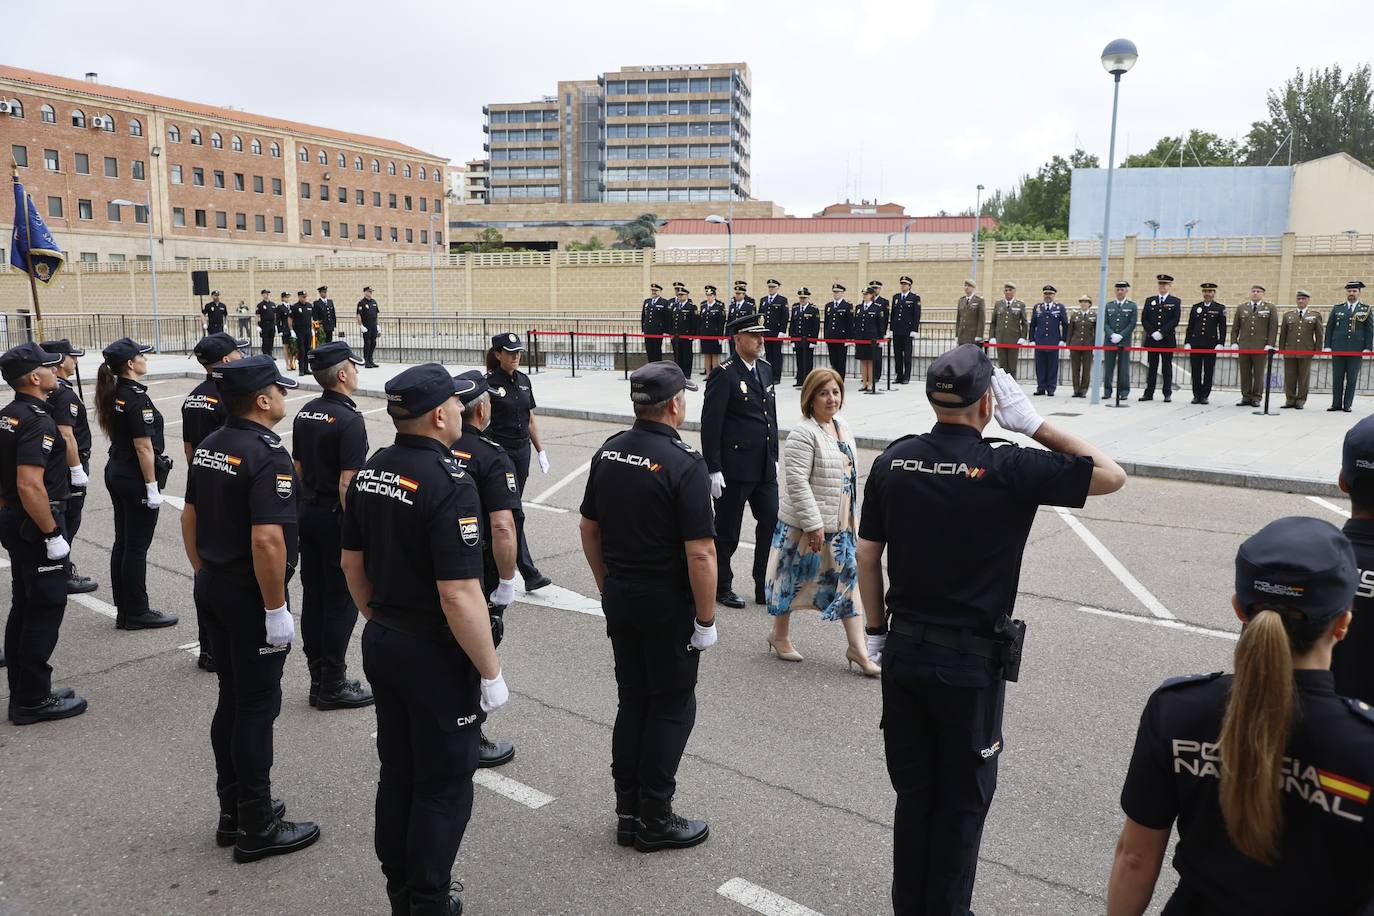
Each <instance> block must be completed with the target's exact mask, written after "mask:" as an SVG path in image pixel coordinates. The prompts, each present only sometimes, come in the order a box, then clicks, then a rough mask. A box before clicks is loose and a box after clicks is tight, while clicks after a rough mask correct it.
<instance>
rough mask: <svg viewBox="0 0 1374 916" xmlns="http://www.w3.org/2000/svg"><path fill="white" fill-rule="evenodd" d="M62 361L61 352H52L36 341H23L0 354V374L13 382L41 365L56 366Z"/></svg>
mask: <svg viewBox="0 0 1374 916" xmlns="http://www.w3.org/2000/svg"><path fill="white" fill-rule="evenodd" d="M60 362H62V354H61V353H51V352H49V351H47V350H44V349H43V348H42V347H40V346H39V345H38V344H36V343H21V344H20V345H19V346H17V347H11V348H10V349H8V350H6V351H5V353H4V354H3V355H0V376H3V377H4V379H5V381H7V382H10V383H13V382H14V381H15V380H16V379H21V378H23V377H24V376H26V375H28V374H29V373H30V372H32V371H33V370H35V369H37V368H38V367H39V366H56V365H57V364H58V363H60Z"/></svg>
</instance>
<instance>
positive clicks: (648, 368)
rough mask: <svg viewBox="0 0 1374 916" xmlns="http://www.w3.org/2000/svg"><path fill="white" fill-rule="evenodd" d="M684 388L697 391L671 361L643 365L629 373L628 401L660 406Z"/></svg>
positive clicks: (692, 383) (663, 360) (691, 382)
mask: <svg viewBox="0 0 1374 916" xmlns="http://www.w3.org/2000/svg"><path fill="white" fill-rule="evenodd" d="M684 388H685V389H687V390H688V391H696V390H697V386H696V383H695V382H693V381H692V380H691V379H689V378H687V377H686V376H684V375H683V374H682V369H681V368H680V367H679V366H678V364H677V363H675V362H673V361H672V360H668V359H662V360H659V361H657V362H652V363H645V364H644V365H642V366H640V367H639V368H638V369H636V370H635V371H633V372H631V373H630V400H631V401H634V402H635V403H636V404H661V403H663V402H664V401H666V400H668V399H669V398H671V397H672V396H673V395H675V394H677V393H678V392H679V391H681V390H682V389H684Z"/></svg>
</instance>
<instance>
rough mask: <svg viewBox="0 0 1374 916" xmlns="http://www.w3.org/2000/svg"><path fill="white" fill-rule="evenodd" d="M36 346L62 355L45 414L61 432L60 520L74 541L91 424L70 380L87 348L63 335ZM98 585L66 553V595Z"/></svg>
mask: <svg viewBox="0 0 1374 916" xmlns="http://www.w3.org/2000/svg"><path fill="white" fill-rule="evenodd" d="M39 346H40V347H42V348H43V349H44V350H46V351H47V352H49V353H60V354H61V355H62V362H60V363H58V364H57V365H56V366H53V367H52V371H53V374H54V375H56V376H57V387H56V388H55V389H53V392H52V394H50V395H48V413H49V414H51V415H52V418H53V422H54V423H56V424H57V431H58V432H59V433H61V434H62V441H63V444H64V446H65V448H64V453H65V454H66V456H67V465H68V467H67V473H68V475H69V477H70V482H71V495H70V496H68V497H67V511H66V514H65V516H64V518H63V522H64V525H65V531H66V535H67V542H68V543H70V544H75V543H76V533H77V532H78V531H80V530H81V515H82V512H83V511H84V510H85V508H86V489H87V487H88V486H89V485H90V482H91V476H90V473H91V424H90V421H89V420H87V419H86V404H85V402H83V401H82V400H81V396H80V395H79V394H78V393H77V391H76V388H75V386H73V385H72V383H71V382H70V381H69V380H70V379H71V377H72V376H73V375H75V374H76V360H77V357H80V356H85V355H86V351H85V350H83V349H81V348H80V347H74V346H72V343H71V341H69V340H67V339H66V338H65V337H64V338H62V339H61V340H45V341H43V342H42V343H41V344H39ZM99 587H100V583H99V582H96V581H95V580H94V579H92V578H91V577H90V576H82V575H79V574H78V573H77V571H76V564H75V563H73V562H72V558H71V554H68V555H67V594H69V595H76V594H83V593H85V592H93V591H95V590H96V589H97V588H99Z"/></svg>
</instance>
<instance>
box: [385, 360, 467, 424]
mask: <svg viewBox="0 0 1374 916" xmlns="http://www.w3.org/2000/svg"><path fill="white" fill-rule="evenodd" d="M460 390H461V386H460V385H459V384H458V383H457V381H455V379H454V378H453V376H451V375H449V374H448V370H446V369H445V368H444V367H443V366H441V365H439V364H438V363H421V364H420V365H418V366H411V367H410V368H409V369H406V370H404V371H402V372H401V373H400V374H399V375H396V376H394V377H393V378H391V379H390V380H389V381H388V382H387V383H386V401H387V404H386V412H387V413H388V414H390V415H391V416H392V417H393V418H395V419H397V420H412V419H414V418H416V417H419V416H423V415H424V414H426V413H428V412H429V411H431V410H433V409H434V408H436V407H438V406H439V405H440V404H442V403H444V402H445V401H447V400H448V399H449V398H451V397H453V396H454V395H456V394H458V393H459V391H460Z"/></svg>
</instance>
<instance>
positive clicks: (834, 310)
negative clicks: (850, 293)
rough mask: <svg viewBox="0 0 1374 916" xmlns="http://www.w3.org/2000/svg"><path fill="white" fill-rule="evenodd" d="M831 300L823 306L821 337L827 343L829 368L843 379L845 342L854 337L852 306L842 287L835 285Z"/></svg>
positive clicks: (845, 353)
mask: <svg viewBox="0 0 1374 916" xmlns="http://www.w3.org/2000/svg"><path fill="white" fill-rule="evenodd" d="M830 293H831V300H830V301H829V302H827V303H826V304H825V312H824V316H823V318H822V330H823V332H824V333H823V334H822V336H823V337H824V338H825V339H826V340H827V341H828V343H826V345H825V347H826V351H827V352H828V354H829V356H830V368H831V369H834V370H835V371H836V372H838V373H839V374H840V378H841V380H843V379H844V370H845V364H846V363H847V362H848V361H849V360H848V351H847V348H848V346H849V345H848V344H847V343H845V341H847V340H852V339H853V337H854V306H853V305H851V304H850V303H849V300H848V299H846V298H845V297H844V285H843V284H841V283H836V284H834V285H833V286H831V287H830Z"/></svg>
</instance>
